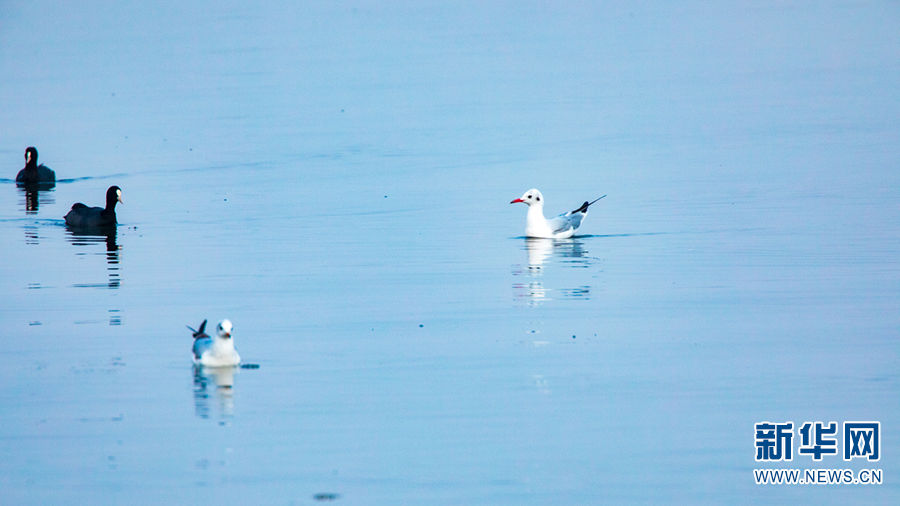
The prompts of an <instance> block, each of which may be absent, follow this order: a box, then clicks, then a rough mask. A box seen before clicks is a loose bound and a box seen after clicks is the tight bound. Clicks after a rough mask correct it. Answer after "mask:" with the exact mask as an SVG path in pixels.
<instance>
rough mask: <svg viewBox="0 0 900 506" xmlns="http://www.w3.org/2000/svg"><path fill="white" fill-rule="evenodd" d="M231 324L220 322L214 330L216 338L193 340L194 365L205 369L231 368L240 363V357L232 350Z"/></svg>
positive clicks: (225, 321)
mask: <svg viewBox="0 0 900 506" xmlns="http://www.w3.org/2000/svg"><path fill="white" fill-rule="evenodd" d="M231 329H232V325H231V322H230V321H228V320H222V321H221V322H220V323H219V325H218V326H217V328H216V337H199V338H197V339H194V348H193V357H194V363H195V364H198V365H202V366H206V367H232V366H236V365H238V364H240V363H241V356H240V355H238V352H237V350H236V349H234V339H232V337H231Z"/></svg>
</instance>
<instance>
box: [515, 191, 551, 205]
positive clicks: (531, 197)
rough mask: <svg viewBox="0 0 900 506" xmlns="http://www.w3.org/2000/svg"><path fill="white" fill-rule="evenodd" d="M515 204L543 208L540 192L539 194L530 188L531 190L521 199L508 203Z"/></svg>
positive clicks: (542, 197) (542, 198)
mask: <svg viewBox="0 0 900 506" xmlns="http://www.w3.org/2000/svg"><path fill="white" fill-rule="evenodd" d="M516 202H523V203H525V204H528V205H529V206H533V205H538V206H543V205H544V196H543V195H541V192H539V191H538V189H537V188H532V189H530V190H528V191H527V192H525V193H523V194H522V196H521V197H519V198H517V199H515V200H512V201H510V204H515V203H516Z"/></svg>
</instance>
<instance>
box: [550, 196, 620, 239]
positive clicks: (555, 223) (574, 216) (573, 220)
mask: <svg viewBox="0 0 900 506" xmlns="http://www.w3.org/2000/svg"><path fill="white" fill-rule="evenodd" d="M605 196H606V195H602V196H600V197H597V198H596V199H594V202H597V201H598V200H600V199H602V198H603V197H605ZM594 202H588V201H587V200H585V201H584V204H581V207H579V208H578V209H575V210H574V211H569V212H567V213H562V214H560V215H559V216H557V217H555V218H551V219H549V220H547V223H549V225H550V230H553V233H554V234H558V233H560V232H565V231H567V230H569V229H572V230H578V227H580V226H581V220H583V219H584V217H585V216H587V212H588V208H589V207H591V206H592V205H593V204H594Z"/></svg>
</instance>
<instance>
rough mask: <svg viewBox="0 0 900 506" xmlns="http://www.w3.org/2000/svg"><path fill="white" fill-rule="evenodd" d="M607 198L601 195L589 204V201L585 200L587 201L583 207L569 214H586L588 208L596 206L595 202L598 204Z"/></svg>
mask: <svg viewBox="0 0 900 506" xmlns="http://www.w3.org/2000/svg"><path fill="white" fill-rule="evenodd" d="M605 196H606V195H605V194H604V195H601V196H599V197H597V198H595V199H594V201H593V202H588V201H587V200H585V201H584V204H581V207H579V208H578V209H576V210H574V211H572V212H571V213H569V214H575V213H586V212H587V210H588V208H589V207H591V206H592V205H594V202H597V201H598V200H600V199H602V198H603V197H605Z"/></svg>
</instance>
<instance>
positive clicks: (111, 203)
mask: <svg viewBox="0 0 900 506" xmlns="http://www.w3.org/2000/svg"><path fill="white" fill-rule="evenodd" d="M116 202H122V190H121V188H119V187H118V186H110V187H109V189H108V190H106V207H88V206H86V205H84V204H82V203H81V202H79V203H77V204H75V205H73V206H72V210H71V211H69V213H68V214H66V225H69V226H70V227H109V226H115V225H116Z"/></svg>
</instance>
